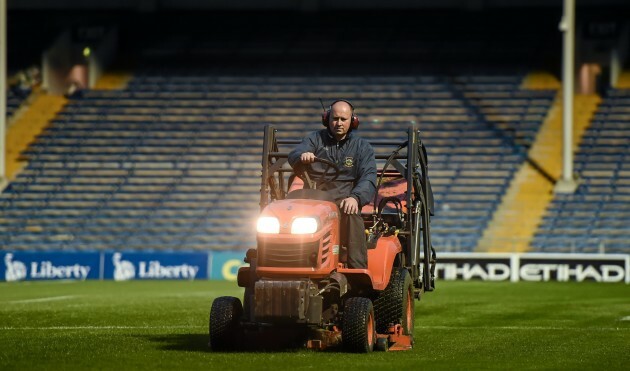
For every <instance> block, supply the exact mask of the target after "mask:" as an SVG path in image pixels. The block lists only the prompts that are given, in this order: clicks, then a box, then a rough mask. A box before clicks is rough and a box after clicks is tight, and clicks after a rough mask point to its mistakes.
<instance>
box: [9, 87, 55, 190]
mask: <svg viewBox="0 0 630 371" xmlns="http://www.w3.org/2000/svg"><path fill="white" fill-rule="evenodd" d="M32 94H33V96H32V98H31V103H30V105H29V107H28V108H26V109H25V110H24V111H23V112H22V114H21V115H19V117H17V119H16V120H15V121H14V122H12V125H11V126H9V128H8V129H7V138H6V143H7V149H6V162H5V164H6V171H7V178H9V180H13V179H14V178H15V176H16V174H17V173H18V172H19V171H20V170H21V169H22V168H23V167H24V166H25V161H24V159H23V158H22V157H21V152H22V151H24V150H26V149H27V148H28V146H29V144H30V143H31V142H33V140H35V138H36V137H37V135H38V134H40V133H41V132H42V130H44V128H45V127H46V126H47V125H48V124H49V123H50V121H51V120H52V119H53V118H54V117H55V114H56V113H57V112H59V111H60V110H61V109H62V107H63V106H64V104H65V103H66V99H65V98H63V97H59V96H55V95H50V94H47V93H44V92H33V93H32Z"/></svg>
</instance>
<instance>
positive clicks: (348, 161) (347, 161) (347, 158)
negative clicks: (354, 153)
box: [343, 157, 354, 167]
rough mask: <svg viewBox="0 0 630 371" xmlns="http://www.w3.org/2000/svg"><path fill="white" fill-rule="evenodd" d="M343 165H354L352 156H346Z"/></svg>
mask: <svg viewBox="0 0 630 371" xmlns="http://www.w3.org/2000/svg"><path fill="white" fill-rule="evenodd" d="M343 165H344V166H345V167H352V165H354V161H353V159H352V157H346V159H345V161H344V162H343Z"/></svg>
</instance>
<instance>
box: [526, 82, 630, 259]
mask: <svg viewBox="0 0 630 371" xmlns="http://www.w3.org/2000/svg"><path fill="white" fill-rule="evenodd" d="M629 113H630V90H625V89H611V90H609V91H608V93H607V96H606V97H605V98H604V99H603V102H602V104H601V105H600V107H599V109H598V111H597V113H596V115H595V117H594V119H593V122H592V124H591V126H590V127H589V128H588V129H587V130H586V133H585V134H584V137H583V140H582V142H581V144H580V147H579V150H578V151H577V153H576V155H575V171H576V173H577V174H578V175H579V179H580V185H579V187H578V189H577V191H576V193H575V194H572V195H555V197H554V199H553V201H552V203H551V205H550V206H549V208H548V209H547V212H546V214H545V217H544V220H543V223H542V224H541V225H540V227H539V229H538V231H537V233H536V236H535V239H534V242H533V243H532V247H533V248H534V249H536V250H538V251H545V252H557V251H558V252H568V251H570V252H606V253H614V252H620V253H627V252H628V241H629V240H630V229H628V221H629V220H630V207H629V205H630V202H629V201H630V167H628V162H629V160H630V157H629V156H630V155H629V154H630V127H629V126H628V124H627V122H628V119H629V118H630V117H629V116H628V114H629Z"/></svg>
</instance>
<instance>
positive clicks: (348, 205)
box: [339, 197, 359, 214]
mask: <svg viewBox="0 0 630 371" xmlns="http://www.w3.org/2000/svg"><path fill="white" fill-rule="evenodd" d="M339 208H341V211H343V212H344V213H346V214H358V213H359V203H358V202H357V199H356V198H354V197H348V198H344V199H343V200H341V203H340V204H339Z"/></svg>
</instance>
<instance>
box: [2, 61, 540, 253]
mask: <svg viewBox="0 0 630 371" xmlns="http://www.w3.org/2000/svg"><path fill="white" fill-rule="evenodd" d="M520 80H522V76H485V77H484V76H481V75H477V76H468V77H466V76H458V77H448V76H441V75H434V76H433V75H429V76H417V77H413V76H400V77H392V76H387V77H370V78H367V77H347V78H343V79H340V78H324V77H286V76H285V77H277V76H276V77H268V76H267V77H264V76H262V77H229V76H215V75H213V74H210V73H207V72H204V71H197V72H196V73H190V72H187V73H182V72H181V71H180V72H173V71H171V72H167V73H164V72H155V71H150V70H149V71H146V72H144V73H139V74H136V77H135V78H134V79H133V80H131V81H130V82H129V84H128V86H127V88H126V89H124V90H118V91H116V90H113V91H92V92H86V93H85V94H84V96H83V97H81V98H78V99H74V100H71V101H70V102H69V104H67V105H66V107H65V108H64V110H63V111H62V112H61V113H59V114H58V115H57V117H56V118H55V119H54V120H52V122H51V125H50V127H49V128H48V129H46V131H45V132H44V133H43V134H42V135H40V136H39V137H38V139H37V140H36V142H35V143H33V144H32V145H31V146H30V148H29V150H28V151H26V152H25V154H24V155H25V156H27V157H28V158H29V165H28V167H27V168H26V169H25V170H24V171H23V172H22V173H20V175H19V177H18V179H16V181H15V182H13V183H12V184H11V185H10V187H9V188H8V189H7V190H6V191H5V192H4V193H3V195H2V203H3V207H4V208H5V210H6V213H5V217H4V218H3V220H2V221H1V222H2V229H1V234H0V238H2V242H1V243H2V244H3V245H9V246H12V247H14V248H51V247H55V248H67V249H84V248H114V247H116V248H156V249H159V248H209V247H212V248H234V247H250V246H253V244H254V243H255V237H254V235H253V233H252V231H253V225H254V219H255V217H256V215H257V211H258V209H257V198H258V188H259V182H260V180H259V176H260V153H261V148H260V142H261V135H262V126H263V125H264V124H273V125H275V126H276V127H277V128H278V129H279V130H280V132H281V134H282V135H285V136H287V137H292V138H299V137H301V136H302V135H303V134H304V133H306V132H308V131H310V130H316V129H318V128H319V124H317V117H319V112H320V109H321V108H318V105H319V102H318V100H317V99H318V98H320V97H321V98H322V99H324V100H325V101H330V100H332V99H334V98H337V97H340V96H343V97H345V98H347V99H350V100H352V101H353V103H354V104H355V106H356V107H358V114H359V115H360V116H361V119H362V120H363V122H364V124H363V125H362V127H361V129H360V130H361V135H362V136H364V137H366V138H369V139H379V138H386V137H401V136H402V135H404V134H403V133H404V131H405V128H406V127H407V125H409V124H410V123H412V122H416V123H419V125H420V128H421V131H422V135H423V138H424V140H425V142H426V144H427V146H428V148H429V161H430V164H431V173H430V174H431V177H432V178H431V181H432V183H433V187H434V191H435V193H436V200H437V205H436V208H437V211H436V216H435V218H434V221H433V227H434V239H435V243H436V244H439V245H441V246H447V247H448V248H450V249H455V250H468V251H469V250H471V249H473V248H474V246H475V244H476V242H477V240H478V238H479V237H480V236H481V233H482V232H483V230H484V228H485V227H486V224H487V222H488V220H489V218H490V217H491V215H492V212H493V210H494V209H495V207H496V205H497V203H498V202H499V201H500V198H501V195H502V194H503V192H504V191H505V187H506V185H507V184H508V183H509V180H510V178H511V176H512V174H513V172H514V171H515V169H517V168H518V165H519V164H520V163H521V162H522V161H523V154H522V151H519V150H518V149H515V147H514V146H513V143H512V141H513V138H512V137H511V136H510V135H509V133H510V132H509V131H507V129H505V128H503V127H501V126H500V125H495V124H494V122H491V121H489V120H487V119H486V118H485V116H484V114H486V112H484V110H485V109H486V107H487V105H488V103H487V101H486V100H477V99H481V98H480V97H485V96H489V97H491V96H501V97H502V99H504V100H505V102H509V103H508V105H509V106H510V107H517V108H514V109H515V110H520V111H518V112H520V114H521V115H526V114H527V112H530V111H531V110H537V109H541V110H544V109H545V105H546V106H547V107H548V106H549V104H550V101H551V95H550V94H548V93H547V95H546V96H545V97H544V99H541V93H540V92H526V91H520V90H519V89H518V85H519V82H520ZM519 103H520V104H522V105H523V106H529V107H531V108H529V109H525V108H524V107H521V108H518V104H519ZM538 106H540V107H539V108H536V107H538ZM528 110H530V111H528ZM514 120H515V121H516V119H514ZM506 132H507V133H508V134H506Z"/></svg>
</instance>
